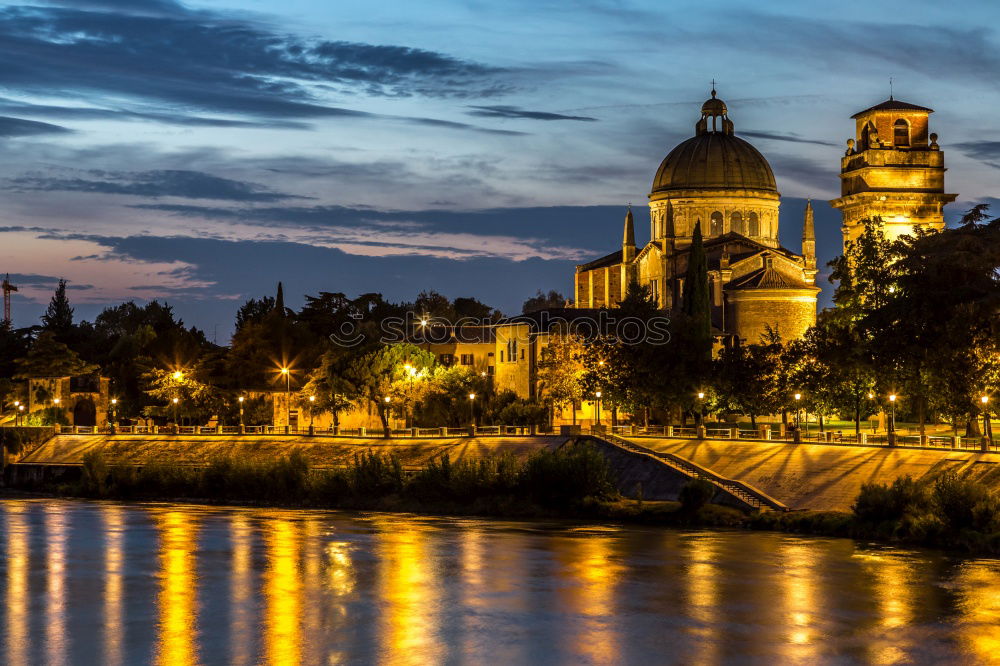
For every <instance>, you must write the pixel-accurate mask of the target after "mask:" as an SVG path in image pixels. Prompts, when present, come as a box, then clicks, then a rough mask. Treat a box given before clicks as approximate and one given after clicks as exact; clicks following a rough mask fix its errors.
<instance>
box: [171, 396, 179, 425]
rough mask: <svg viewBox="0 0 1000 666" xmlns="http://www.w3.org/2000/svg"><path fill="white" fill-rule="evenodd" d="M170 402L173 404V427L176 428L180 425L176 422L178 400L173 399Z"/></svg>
mask: <svg viewBox="0 0 1000 666" xmlns="http://www.w3.org/2000/svg"><path fill="white" fill-rule="evenodd" d="M171 402H173V403H174V427H175V428H176V427H177V426H179V425H180V423H178V422H177V403H178V402H180V398H174V399H173V400H172V401H171Z"/></svg>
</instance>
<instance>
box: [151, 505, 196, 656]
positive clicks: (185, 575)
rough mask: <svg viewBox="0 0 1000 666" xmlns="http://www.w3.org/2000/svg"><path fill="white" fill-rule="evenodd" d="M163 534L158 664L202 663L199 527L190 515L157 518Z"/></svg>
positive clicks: (176, 513)
mask: <svg viewBox="0 0 1000 666" xmlns="http://www.w3.org/2000/svg"><path fill="white" fill-rule="evenodd" d="M156 524H157V527H158V528H159V531H160V571H159V575H158V577H159V585H160V590H159V596H158V598H157V606H158V607H159V613H160V621H159V641H158V646H157V650H156V656H157V663H159V664H163V665H164V666H189V665H190V664H197V663H198V661H199V660H198V576H197V573H196V571H197V561H196V558H195V548H196V545H197V535H198V524H197V519H196V518H195V516H194V514H193V513H192V512H190V511H185V510H182V509H179V510H170V511H162V512H159V513H157V514H156Z"/></svg>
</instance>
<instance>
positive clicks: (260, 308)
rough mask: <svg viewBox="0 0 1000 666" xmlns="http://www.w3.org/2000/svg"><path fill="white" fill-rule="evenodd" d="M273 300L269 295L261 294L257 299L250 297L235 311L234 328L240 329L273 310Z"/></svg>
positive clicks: (259, 319)
mask: <svg viewBox="0 0 1000 666" xmlns="http://www.w3.org/2000/svg"><path fill="white" fill-rule="evenodd" d="M274 303H275V300H274V299H273V298H271V297H270V296H263V297H261V298H260V299H259V300H258V299H256V298H251V299H249V300H248V301H246V302H245V303H243V305H241V306H240V309H239V310H237V311H236V330H237V331H240V330H241V329H242V328H243V327H244V326H246V325H247V324H251V323H256V322H259V321H261V320H262V319H263V318H264V317H266V316H267V315H268V314H270V313H271V312H273V311H274V309H275V305H274Z"/></svg>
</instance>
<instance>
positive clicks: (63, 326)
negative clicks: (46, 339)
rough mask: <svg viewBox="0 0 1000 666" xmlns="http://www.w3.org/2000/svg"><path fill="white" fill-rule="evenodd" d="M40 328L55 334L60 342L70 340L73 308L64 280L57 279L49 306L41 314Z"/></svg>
mask: <svg viewBox="0 0 1000 666" xmlns="http://www.w3.org/2000/svg"><path fill="white" fill-rule="evenodd" d="M42 328H44V329H45V330H46V331H51V332H52V333H53V334H55V336H56V339H57V340H59V341H61V342H71V341H72V340H71V338H72V334H73V308H71V307H70V305H69V298H67V296H66V280H59V286H57V287H56V291H55V293H54V294H53V295H52V300H51V301H49V307H48V308H47V309H46V310H45V314H43V315H42Z"/></svg>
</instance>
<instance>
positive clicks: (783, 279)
mask: <svg viewBox="0 0 1000 666" xmlns="http://www.w3.org/2000/svg"><path fill="white" fill-rule="evenodd" d="M809 286H811V285H808V284H806V283H805V282H803V281H801V280H796V279H795V278H792V277H789V276H788V275H785V274H784V273H782V272H780V271H778V270H777V269H775V268H774V266H772V265H770V264H769V263H768V264H766V265H765V266H764V268H758V269H757V270H755V271H753V272H751V273H747V274H746V275H744V276H743V277H741V278H738V279H736V280H733V281H732V282H730V283H729V284H727V285H726V286H725V289H726V290H729V291H732V290H737V289H804V288H808V287H809Z"/></svg>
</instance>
